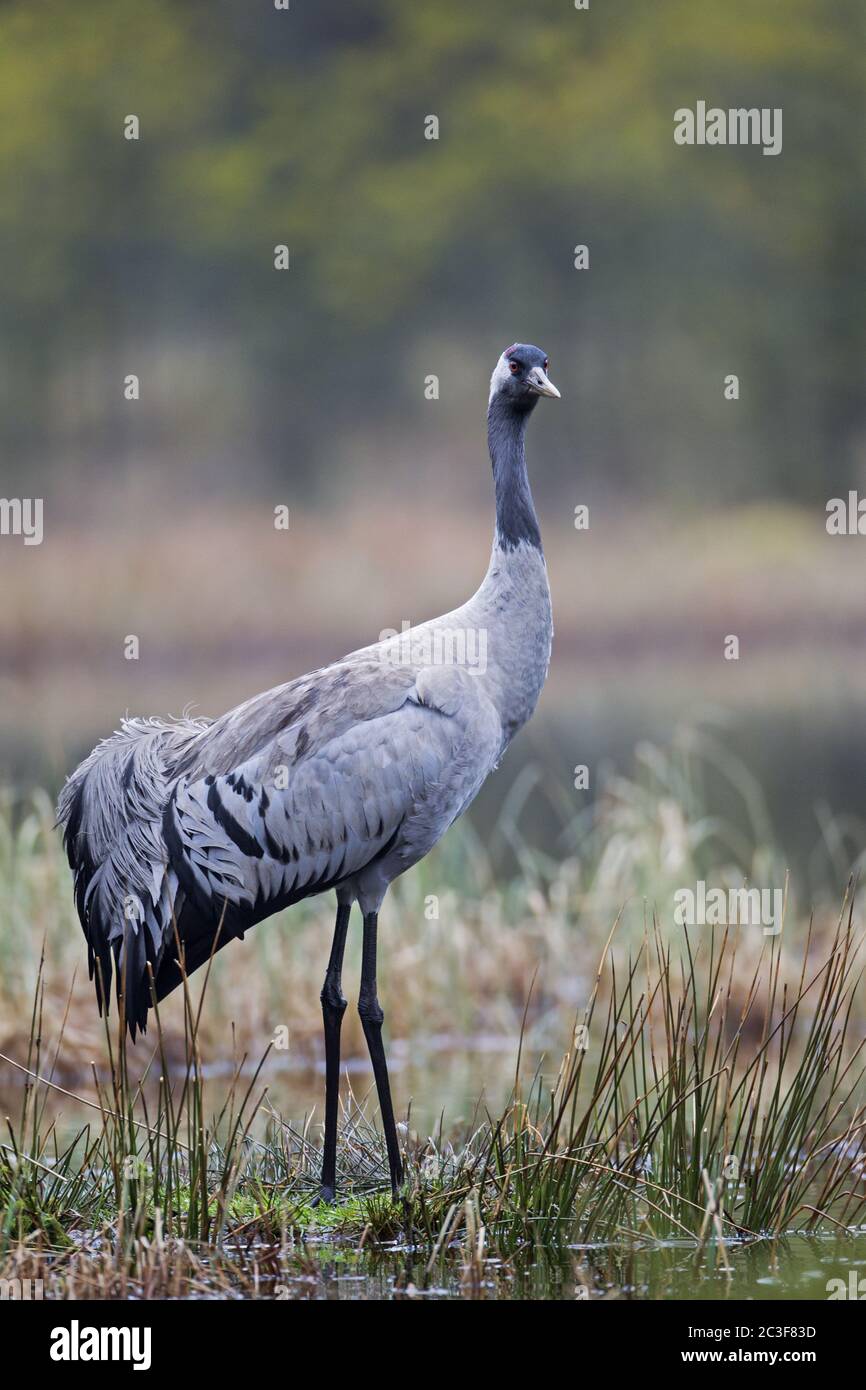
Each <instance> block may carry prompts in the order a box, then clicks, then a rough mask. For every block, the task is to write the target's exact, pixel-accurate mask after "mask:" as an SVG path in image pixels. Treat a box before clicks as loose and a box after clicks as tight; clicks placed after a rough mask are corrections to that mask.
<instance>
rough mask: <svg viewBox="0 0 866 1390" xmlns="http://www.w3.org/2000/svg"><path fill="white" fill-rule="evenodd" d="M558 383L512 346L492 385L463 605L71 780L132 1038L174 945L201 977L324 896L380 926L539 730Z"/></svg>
mask: <svg viewBox="0 0 866 1390" xmlns="http://www.w3.org/2000/svg"><path fill="white" fill-rule="evenodd" d="M518 354H519V363H520V369H521V379H520V380H519V381H518V380H516V379H515V378H516V377H517V373H516V372H515V370H514V366H513V365H512V364H513V362H514V361H516V360H518V359H517V355H518ZM542 361H543V363H544V367H542ZM545 368H546V358H544V354H543V353H541V352H540V350H539V349H537V348H531V347H528V346H526V345H516V346H515V347H514V348H512V349H509V350H508V352H507V353H504V354H503V355H502V357H501V358H500V360H499V363H498V364H497V368H496V371H495V372H494V375H493V380H492V383H491V400H490V408H489V414H488V437H489V442H490V449H491V456H492V461H493V468H494V479H495V485H496V503H497V532H496V536H495V539H494V546H493V553H492V556H491V560H490V565H489V568H488V571H487V574H486V576H485V579H484V581H483V583H482V584H481V587H480V588H479V589H478V591H477V593H476V594H475V595H474V596H473V597H472V598H471V599H469V601H468V602H467V603H465V604H463V605H462V606H461V607H460V608H457V609H455V610H454V611H453V612H452V613H449V614H446V615H445V616H444V617H442V618H438V619H434V620H433V621H431V622H429V623H424V624H421V625H420V626H418V627H416V628H413V629H412V630H411V632H409V633H407V634H401V635H400V636H399V637H396V638H391V639H388V640H386V641H384V642H380V643H377V644H375V645H373V646H370V647H366V648H364V649H362V650H360V651H356V652H352V653H350V654H349V655H348V656H346V657H344V658H343V659H342V660H340V661H338V662H336V663H335V664H333V665H331V666H328V667H325V668H323V669H321V670H319V671H314V672H312V673H311V674H309V675H305V676H302V677H300V678H299V679H297V680H294V681H290V682H289V683H288V684H286V685H281V686H278V687H276V688H275V689H273V690H270V691H267V692H265V693H264V694H261V695H256V696H254V697H253V698H252V699H251V700H248V701H246V702H245V703H244V704H242V705H239V706H238V707H237V708H236V709H233V710H231V711H229V712H228V713H227V714H224V715H223V716H222V717H221V718H219V719H216V720H213V721H210V720H205V719H180V720H161V719H127V720H124V721H123V723H122V725H121V727H120V729H119V730H118V731H117V732H116V733H114V734H113V735H112V736H111V737H110V738H107V739H105V740H103V742H101V743H100V744H99V745H98V746H97V747H96V748H95V749H94V751H93V752H92V753H91V754H90V756H89V757H88V758H87V759H86V760H85V761H84V762H83V763H82V764H81V765H80V767H78V768H77V769H76V771H75V772H74V773H73V774H72V776H71V777H70V778H69V779H68V781H67V783H66V785H65V786H64V788H63V791H62V793H61V796H60V802H59V807H58V820H59V822H60V823H61V825H62V826H63V830H64V838H65V844H66V848H67V851H68V856H69V862H70V866H71V868H72V870H73V872H74V877H75V892H76V899H77V905H78V913H79V916H80V919H81V922H82V926H83V928H84V932H85V936H86V938H87V942H88V958H89V965H90V972H91V977H93V976H94V975H95V976H96V982H97V995H98V997H99V999H100V1007H102V1006H103V1005H105V1006H107V1002H108V988H109V982H110V980H111V977H112V971H113V972H114V978H115V988H116V990H117V992H118V995H120V994H121V992H122V993H123V997H124V1007H125V1013H126V1020H127V1024H128V1026H129V1029H130V1032H131V1034H132V1036H133V1037H135V1033H136V1030H137V1029H139V1028H140V1029H143V1028H144V1027H145V1025H146V1021H147V1013H148V1009H149V1007H150V1005H151V986H150V981H149V974H148V967H149V968H150V970H151V971H152V973H153V980H154V988H155V993H156V997H157V999H161V998H163V997H164V996H165V995H166V994H168V993H169V992H170V991H171V990H172V989H173V988H174V987H175V986H176V985H177V984H178V983H179V982H180V980H181V972H180V968H179V964H178V955H179V953H178V938H179V941H180V943H181V948H182V952H183V959H184V967H185V970H186V972H187V973H190V972H191V971H192V970H194V969H196V968H197V967H198V966H199V965H200V964H202V963H203V962H204V961H206V960H207V959H208V957H209V956H210V954H211V952H212V950H213V949H214V943H215V940H218V945H219V947H220V948H221V947H222V946H223V945H225V944H226V942H228V941H230V940H232V939H234V938H236V937H241V936H242V935H243V933H244V932H245V931H246V930H247V929H248V928H249V927H251V926H253V925H254V924H255V923H257V922H259V921H261V920H262V919H263V918H264V917H267V916H270V915H271V914H272V913H274V912H276V911H278V910H279V909H281V908H283V907H286V906H288V905H290V904H291V903H294V902H297V901H299V900H300V899H301V898H304V897H308V896H310V895H311V894H315V893H321V892H324V891H325V890H326V889H330V888H335V889H336V890H337V893H338V897H339V900H340V901H341V902H343V903H350V902H353V901H358V902H359V903H360V905H361V908H362V911H363V912H364V913H365V915H366V914H368V913H375V912H377V911H378V908H379V906H380V904H381V901H382V898H383V897H384V895H385V892H386V890H387V887H388V885H389V883H391V882H392V881H393V879H394V878H396V877H397V875H398V874H400V873H402V872H404V871H405V870H406V869H407V868H409V867H410V866H411V865H412V864H415V863H417V862H418V860H419V859H421V858H422V857H423V856H424V855H425V854H426V853H427V852H428V851H429V850H430V849H431V848H432V846H433V845H434V844H435V843H436V842H437V840H439V839H440V837H441V836H442V835H443V834H444V832H445V830H446V829H447V828H448V826H450V825H451V824H452V823H453V821H454V820H456V819H457V817H458V816H459V815H461V813H462V812H463V811H464V810H465V809H466V807H467V806H468V805H469V804H470V802H471V801H472V800H473V798H474V797H475V795H476V794H477V792H478V791H479V789H480V787H481V785H482V783H483V782H484V780H485V778H486V777H487V776H488V774H489V773H490V772H491V770H492V769H493V768H494V767H495V766H496V764H497V762H498V760H499V759H500V757H501V756H502V753H503V752H504V750H505V748H506V747H507V745H508V743H509V742H510V740H511V738H512V737H513V736H514V734H515V733H516V731H517V730H518V729H519V728H520V727H521V726H522V725H523V724H524V723H525V722H526V720H527V719H528V718H529V716H530V715H531V713H532V711H533V709H534V707H535V704H536V701H537V699H538V695H539V693H540V691H541V687H542V684H543V682H544V679H545V676H546V674H547V667H548V662H549V657H550V645H551V637H552V626H551V615H550V596H549V589H548V584H547V573H546V567H545V563H544V558H543V555H542V552H541V547H540V539H539V536H538V527H537V522H536V519H535V511H534V508H533V506H532V498H531V494H530V491H529V485H528V481H527V479H526V469H525V459H524V454H523V433H524V430H525V426H526V421H527V419H528V418H529V414H530V412H531V409H532V406H533V405H534V403H535V401H536V400H537V398H538V395H539V394H556V393H555V390H554V388H553V387H550V383H549V382H548V381H547V377H546V374H545V370H544V369H545ZM547 388H549V389H547ZM455 633H457V634H467V633H469V634H475V635H476V636H478V637H481V636H482V635H483V639H484V640H483V643H479V647H480V646H482V645H483V647H484V653H485V658H486V660H485V662H484V664H483V669H481V663H476V664H475V665H474V666H471V667H470V666H467V665H466V664H461V653H463V647H462V646H460V644H458V647H459V650H458V651H457V653H456V654H455V651H454V643H453V641H449V639H450V638H451V637H453V634H455ZM437 644H438V645H437ZM464 645H465V644H464ZM443 650H444V651H445V652H446V653H450V659H445V660H443V661H441V662H440V661H439V660H438V659H433V660H431V655H430V654H431V651H432V652H438V653H440V654H441V652H442V651H443ZM100 983H103V984H104V988H105V999H104V1000H103V999H102V992H101V989H100Z"/></svg>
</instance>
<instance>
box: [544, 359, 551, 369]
mask: <svg viewBox="0 0 866 1390" xmlns="http://www.w3.org/2000/svg"><path fill="white" fill-rule="evenodd" d="M549 367H550V358H549V357H545V359H544V370H545V371H547V370H548V369H549Z"/></svg>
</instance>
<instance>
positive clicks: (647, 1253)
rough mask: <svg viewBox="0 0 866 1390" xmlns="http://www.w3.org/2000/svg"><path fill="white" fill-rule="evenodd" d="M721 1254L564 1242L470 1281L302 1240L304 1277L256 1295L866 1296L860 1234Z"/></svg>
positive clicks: (418, 1263) (402, 1250) (455, 1271)
mask: <svg viewBox="0 0 866 1390" xmlns="http://www.w3.org/2000/svg"><path fill="white" fill-rule="evenodd" d="M725 1254H726V1257H727V1260H728V1263H729V1266H730V1270H729V1272H728V1271H726V1269H725V1267H724V1261H723V1259H722V1257H721V1255H720V1252H719V1250H718V1249H717V1248H716V1247H714V1246H709V1247H707V1248H706V1249H705V1250H704V1251H703V1252H702V1253H699V1252H698V1251H697V1248H696V1245H695V1244H693V1243H691V1242H688V1241H685V1240H683V1241H670V1242H665V1243H659V1244H640V1243H635V1244H631V1245H614V1244H604V1245H593V1246H568V1247H566V1248H564V1249H562V1250H559V1251H547V1252H545V1253H543V1254H542V1255H541V1256H540V1257H539V1256H538V1255H537V1254H535V1255H532V1256H527V1257H526V1258H521V1257H520V1255H517V1256H515V1257H513V1258H511V1259H509V1260H507V1261H503V1260H487V1261H485V1262H484V1265H483V1267H482V1269H481V1271H480V1276H479V1277H477V1278H475V1277H473V1274H472V1272H471V1271H469V1270H465V1269H464V1268H463V1266H462V1262H461V1257H460V1255H459V1254H457V1253H453V1254H452V1255H451V1256H449V1257H448V1258H447V1259H444V1260H439V1261H438V1262H437V1264H436V1266H435V1268H434V1269H432V1270H428V1268H427V1263H426V1257H425V1255H424V1254H420V1253H417V1252H415V1251H413V1250H411V1249H407V1248H406V1247H405V1246H399V1245H394V1246H391V1247H387V1248H385V1249H381V1248H380V1249H378V1250H375V1251H363V1250H362V1251H360V1252H358V1250H357V1248H356V1247H355V1245H354V1244H351V1243H348V1242H343V1241H335V1240H329V1239H327V1238H325V1239H308V1240H307V1241H306V1242H305V1243H304V1260H303V1273H300V1274H298V1275H297V1277H293V1276H292V1274H291V1273H287V1272H286V1271H285V1270H280V1271H279V1272H275V1273H274V1274H273V1276H271V1277H266V1278H265V1280H264V1286H263V1290H262V1291H263V1293H264V1294H265V1296H267V1292H268V1288H269V1287H270V1288H272V1289H277V1288H280V1289H282V1290H284V1292H283V1293H282V1296H283V1297H286V1296H288V1297H295V1298H297V1297H307V1298H317V1299H322V1298H324V1299H345V1300H357V1299H373V1300H382V1299H392V1298H393V1299H403V1298H409V1299H411V1298H419V1299H457V1298H466V1297H474V1298H481V1299H495V1300H499V1299H503V1300H509V1299H517V1300H527V1299H529V1300H548V1301H553V1300H569V1301H573V1300H595V1299H605V1300H627V1301H634V1300H649V1301H653V1300H666V1301H670V1300H674V1301H678V1300H691V1299H699V1300H707V1301H708V1302H712V1301H718V1300H722V1301H737V1300H755V1301H761V1302H772V1301H774V1300H777V1299H785V1300H788V1299H795V1300H811V1301H822V1302H825V1301H827V1300H828V1299H829V1297H830V1294H831V1293H835V1294H837V1296H838V1293H839V1290H840V1288H841V1289H843V1290H844V1294H843V1296H844V1297H846V1298H848V1297H850V1296H851V1288H852V1287H853V1286H854V1285H855V1283H856V1281H859V1280H860V1279H863V1281H864V1282H863V1286H862V1288H863V1291H864V1292H866V1230H861V1231H860V1232H859V1233H858V1234H857V1235H854V1236H851V1237H847V1238H846V1237H838V1236H830V1237H814V1238H812V1237H804V1236H801V1235H792V1236H789V1237H787V1238H785V1239H781V1240H775V1241H757V1242H755V1241H752V1242H749V1243H748V1244H746V1243H739V1244H738V1243H728V1244H727V1246H726V1250H725ZM833 1281H836V1282H835V1283H834V1282H833ZM839 1281H841V1285H840V1283H839ZM276 1296H280V1295H276Z"/></svg>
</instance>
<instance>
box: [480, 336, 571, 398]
mask: <svg viewBox="0 0 866 1390" xmlns="http://www.w3.org/2000/svg"><path fill="white" fill-rule="evenodd" d="M549 366H550V363H549V361H548V359H547V354H546V353H545V352H542V350H541V348H537V347H533V346H532V344H531V343H512V345H511V347H509V348H506V349H505V351H504V352H503V354H502V356H501V357H500V359H499V361H498V362H497V363H496V366H495V367H494V369H493V376H492V377H491V378H490V402H491V404H493V402H494V400H501V401H502V402H503V404H507V405H510V406H511V407H512V408H513V409H515V410H531V409H532V407H533V406H534V405H535V402H536V401H537V400H538V398H539V396H552V397H554V399H555V400H559V392H558V391H557V389H556V387H555V386H554V384H553V382H552V381H551V380H550V378H549V377H548V375H547V369H548V367H549Z"/></svg>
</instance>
